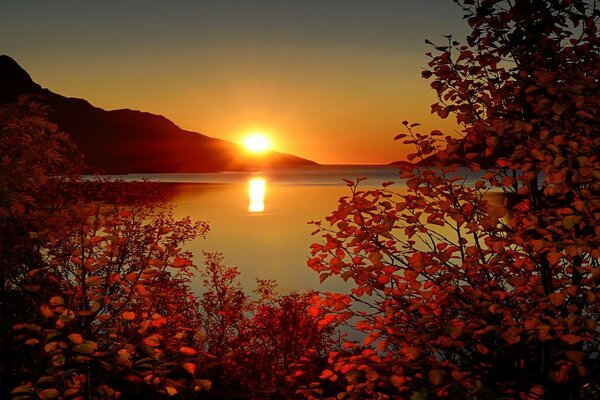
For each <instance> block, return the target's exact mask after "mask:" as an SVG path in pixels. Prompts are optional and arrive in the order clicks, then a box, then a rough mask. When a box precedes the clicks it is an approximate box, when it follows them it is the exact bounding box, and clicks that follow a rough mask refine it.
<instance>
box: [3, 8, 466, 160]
mask: <svg viewBox="0 0 600 400" xmlns="http://www.w3.org/2000/svg"><path fill="white" fill-rule="evenodd" d="M466 29H467V27H466V23H465V22H464V21H463V20H462V11H461V10H460V8H459V7H458V6H456V5H455V4H454V3H453V2H452V0H426V1H425V0H423V1H417V0H390V1H388V0H318V1H315V0H297V1H288V0H239V1H232V0H218V1H217V0H215V1H198V0H196V1H192V0H190V1H183V0H174V1H154V0H145V1H127V0H122V1H109V0H103V1H95V2H92V1H29V0H14V1H3V2H2V3H1V4H0V53H2V54H6V55H9V56H11V57H12V58H14V59H15V60H16V61H17V62H18V63H19V64H20V65H21V66H22V67H23V68H25V70H27V71H28V72H29V74H30V75H31V77H32V78H33V80H34V81H36V82H37V83H39V84H40V85H42V86H43V87H46V88H48V89H50V90H52V91H53V92H56V93H59V94H62V95H65V96H69V97H79V98H84V99H86V100H88V101H89V102H90V103H92V104H93V105H95V106H98V107H101V108H104V109H107V110H111V109H120V108H130V109H136V110H142V111H147V112H151V113H155V114H161V115H164V116H166V117H167V118H169V119H171V120H172V121H173V122H174V123H176V124H177V125H179V126H180V127H181V128H183V129H187V130H191V131H195V132H199V133H202V134H205V135H208V136H212V137H216V138H221V139H225V140H230V141H234V142H242V141H243V138H244V136H246V135H247V134H248V133H250V132H252V131H264V132H265V133H267V134H268V135H269V136H270V138H271V142H272V146H273V148H274V150H277V151H281V152H286V153H292V154H295V155H298V156H301V157H305V158H309V159H312V160H314V161H317V162H319V163H326V164H380V163H389V162H392V161H395V160H401V159H404V155H405V153H406V151H407V149H406V148H403V146H402V145H401V144H400V143H398V142H394V141H393V137H394V136H395V135H396V134H398V133H401V132H404V131H403V126H402V121H404V120H409V121H410V122H420V123H422V124H423V125H422V127H421V129H422V130H423V131H429V130H431V129H441V130H443V131H446V132H449V133H450V132H452V131H454V130H456V129H457V128H456V125H455V124H454V122H453V121H451V120H440V119H437V118H436V117H434V116H432V115H431V114H430V106H431V104H432V103H434V102H435V101H436V97H435V92H434V91H433V90H432V89H430V87H429V82H428V81H426V80H424V79H422V78H421V71H422V70H423V69H424V68H426V66H427V62H428V57H427V56H426V55H425V53H426V52H428V51H430V50H431V49H430V47H429V46H428V45H426V44H425V39H430V40H431V41H433V42H439V43H441V42H443V38H442V36H443V35H447V34H453V35H454V37H455V38H457V39H459V40H460V39H463V38H464V37H465V35H466V32H467V31H466Z"/></svg>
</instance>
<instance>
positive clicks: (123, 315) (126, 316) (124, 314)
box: [121, 311, 135, 321]
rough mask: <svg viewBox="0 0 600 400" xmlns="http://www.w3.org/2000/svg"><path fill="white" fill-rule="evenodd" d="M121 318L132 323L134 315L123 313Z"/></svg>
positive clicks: (132, 313) (128, 312) (129, 312)
mask: <svg viewBox="0 0 600 400" xmlns="http://www.w3.org/2000/svg"><path fill="white" fill-rule="evenodd" d="M121 316H122V317H123V319H124V320H125V321H133V320H134V319H135V313H134V312H133V311H124V312H123V314H121Z"/></svg>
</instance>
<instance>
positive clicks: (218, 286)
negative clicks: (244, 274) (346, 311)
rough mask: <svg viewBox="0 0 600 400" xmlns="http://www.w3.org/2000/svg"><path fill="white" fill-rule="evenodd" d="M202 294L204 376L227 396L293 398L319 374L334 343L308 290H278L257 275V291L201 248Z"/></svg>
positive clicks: (214, 254) (218, 256) (217, 258)
mask: <svg viewBox="0 0 600 400" xmlns="http://www.w3.org/2000/svg"><path fill="white" fill-rule="evenodd" d="M201 275H202V277H203V287H204V290H205V292H204V293H203V294H202V295H201V297H200V300H199V302H200V305H201V310H202V321H203V325H202V329H203V331H202V333H203V337H204V340H203V343H204V349H205V350H206V352H207V353H209V354H211V356H212V357H211V359H212V362H209V371H208V376H209V377H210V378H211V380H212V381H213V382H214V388H215V391H216V393H221V395H223V394H227V396H228V397H229V398H273V397H274V398H291V397H292V396H293V395H294V392H295V391H296V390H297V389H301V388H302V387H303V386H306V385H308V384H310V383H311V382H313V381H314V380H316V379H317V377H318V375H319V373H320V370H321V368H322V367H323V366H324V361H325V359H326V358H327V355H328V353H329V351H330V350H331V349H332V348H333V346H334V343H333V342H332V341H331V337H332V334H333V332H332V330H331V329H329V330H322V329H320V328H319V326H318V318H315V316H313V315H310V314H309V312H308V308H309V305H310V300H311V298H312V297H313V296H314V294H312V293H290V294H285V295H282V294H279V293H277V292H276V284H275V282H273V281H270V280H258V286H257V289H256V290H255V296H250V295H248V294H246V293H245V292H244V290H243V289H242V288H241V286H240V284H239V283H238V282H237V281H236V278H237V277H238V275H239V272H238V270H237V268H235V267H227V266H225V265H223V258H222V256H221V255H220V254H217V253H205V265H204V268H203V269H202V271H201Z"/></svg>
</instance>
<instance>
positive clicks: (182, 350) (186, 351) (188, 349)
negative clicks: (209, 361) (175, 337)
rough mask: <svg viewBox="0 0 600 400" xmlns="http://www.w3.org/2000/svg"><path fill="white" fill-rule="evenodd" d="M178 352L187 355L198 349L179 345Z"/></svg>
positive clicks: (194, 353)
mask: <svg viewBox="0 0 600 400" xmlns="http://www.w3.org/2000/svg"><path fill="white" fill-rule="evenodd" d="M179 352H180V353H183V354H185V355H188V356H193V355H196V354H197V353H198V351H197V350H196V349H194V348H191V347H187V346H181V347H180V348H179Z"/></svg>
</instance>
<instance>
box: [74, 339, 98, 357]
mask: <svg viewBox="0 0 600 400" xmlns="http://www.w3.org/2000/svg"><path fill="white" fill-rule="evenodd" d="M94 345H95V343H94V342H90V341H86V342H83V343H80V344H78V345H76V346H73V350H74V351H76V352H77V353H81V354H93V353H94V351H96V348H97V346H94Z"/></svg>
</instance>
